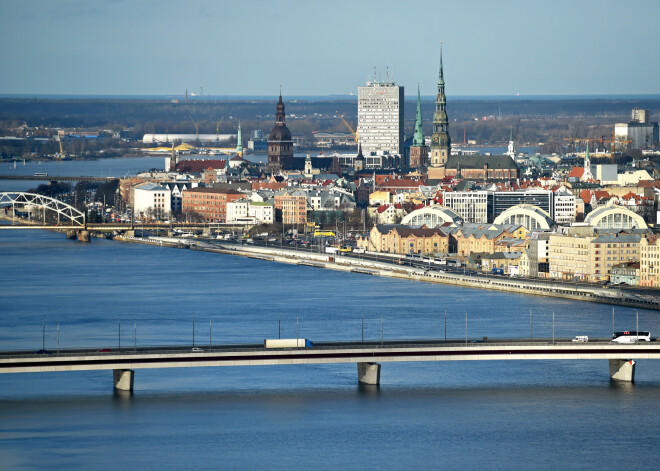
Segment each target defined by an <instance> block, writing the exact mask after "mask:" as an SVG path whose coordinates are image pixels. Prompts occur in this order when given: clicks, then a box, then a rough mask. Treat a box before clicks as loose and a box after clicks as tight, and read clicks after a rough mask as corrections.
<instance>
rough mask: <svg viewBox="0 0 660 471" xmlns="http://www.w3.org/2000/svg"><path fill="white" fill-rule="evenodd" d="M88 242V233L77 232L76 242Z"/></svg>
mask: <svg viewBox="0 0 660 471" xmlns="http://www.w3.org/2000/svg"><path fill="white" fill-rule="evenodd" d="M90 240H91V239H90V235H89V231H87V230H85V231H78V242H89V241H90Z"/></svg>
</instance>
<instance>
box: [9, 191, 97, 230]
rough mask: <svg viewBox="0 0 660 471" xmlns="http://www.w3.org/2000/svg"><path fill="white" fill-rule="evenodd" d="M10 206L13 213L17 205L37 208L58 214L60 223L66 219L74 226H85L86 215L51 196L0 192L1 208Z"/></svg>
mask: <svg viewBox="0 0 660 471" xmlns="http://www.w3.org/2000/svg"><path fill="white" fill-rule="evenodd" d="M9 205H11V207H12V212H13V210H14V208H15V206H17V205H20V206H36V207H39V208H43V209H46V210H49V211H53V212H54V213H55V214H57V221H58V222H59V221H60V218H65V219H68V220H69V221H70V222H71V225H72V226H80V227H84V226H85V213H83V212H82V211H79V210H78V209H76V208H74V207H73V206H71V205H69V204H66V203H63V202H62V201H60V200H57V199H55V198H51V197H50V196H45V195H39V194H36V193H25V192H20V191H6V192H0V208H2V207H8V206H9Z"/></svg>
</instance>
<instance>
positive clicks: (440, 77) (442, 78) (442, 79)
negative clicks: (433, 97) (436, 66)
mask: <svg viewBox="0 0 660 471" xmlns="http://www.w3.org/2000/svg"><path fill="white" fill-rule="evenodd" d="M440 85H442V86H443V88H444V86H445V74H444V72H443V70H442V43H441V44H440V72H439V73H438V86H440Z"/></svg>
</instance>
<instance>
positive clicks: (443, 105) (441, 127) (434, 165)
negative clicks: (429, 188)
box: [429, 49, 451, 179]
mask: <svg viewBox="0 0 660 471" xmlns="http://www.w3.org/2000/svg"><path fill="white" fill-rule="evenodd" d="M450 149H451V141H450V139H449V119H448V118H447V97H446V96H445V78H444V74H443V70H442V49H440V72H439V74H438V95H437V96H436V99H435V113H434V114H433V135H432V136H431V165H430V167H429V178H430V179H435V178H444V176H445V168H444V167H445V164H446V163H447V159H448V158H449V152H450Z"/></svg>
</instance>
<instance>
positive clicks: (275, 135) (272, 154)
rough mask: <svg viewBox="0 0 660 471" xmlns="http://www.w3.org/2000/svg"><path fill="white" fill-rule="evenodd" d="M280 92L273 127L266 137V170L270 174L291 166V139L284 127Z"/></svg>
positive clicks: (289, 132)
mask: <svg viewBox="0 0 660 471" xmlns="http://www.w3.org/2000/svg"><path fill="white" fill-rule="evenodd" d="M285 116H286V115H285V113H284V103H283V102H282V91H281V90H280V101H278V102H277V112H276V113H275V126H274V127H273V129H272V130H271V131H270V136H269V137H268V168H269V169H270V171H271V172H273V173H275V172H279V171H281V170H289V169H291V166H292V165H293V139H292V138H291V131H289V128H288V127H287V126H286V120H285Z"/></svg>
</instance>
